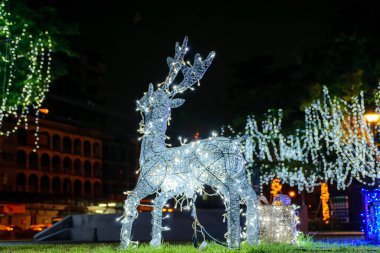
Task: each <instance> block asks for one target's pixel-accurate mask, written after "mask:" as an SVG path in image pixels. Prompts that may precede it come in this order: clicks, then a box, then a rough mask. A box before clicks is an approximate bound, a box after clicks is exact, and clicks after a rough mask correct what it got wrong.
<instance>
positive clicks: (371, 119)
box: [364, 113, 380, 124]
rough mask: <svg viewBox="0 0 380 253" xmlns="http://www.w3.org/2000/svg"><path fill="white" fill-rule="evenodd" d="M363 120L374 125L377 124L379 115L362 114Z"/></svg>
mask: <svg viewBox="0 0 380 253" xmlns="http://www.w3.org/2000/svg"><path fill="white" fill-rule="evenodd" d="M364 118H365V120H366V121H367V122H368V123H370V124H374V123H377V122H378V121H379V119H380V114H379V113H367V114H364Z"/></svg>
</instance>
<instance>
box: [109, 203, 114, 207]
mask: <svg viewBox="0 0 380 253" xmlns="http://www.w3.org/2000/svg"><path fill="white" fill-rule="evenodd" d="M108 206H109V207H114V206H116V203H108Z"/></svg>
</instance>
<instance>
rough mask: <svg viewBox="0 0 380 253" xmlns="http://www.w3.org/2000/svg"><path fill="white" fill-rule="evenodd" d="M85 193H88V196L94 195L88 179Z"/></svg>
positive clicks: (85, 184)
mask: <svg viewBox="0 0 380 253" xmlns="http://www.w3.org/2000/svg"><path fill="white" fill-rule="evenodd" d="M84 194H85V195H87V196H90V195H92V192H91V183H90V181H86V182H85V183H84Z"/></svg>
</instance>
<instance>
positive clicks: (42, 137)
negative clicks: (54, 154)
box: [38, 132, 50, 149]
mask: <svg viewBox="0 0 380 253" xmlns="http://www.w3.org/2000/svg"><path fill="white" fill-rule="evenodd" d="M38 136H39V140H38V145H39V146H40V147H41V148H44V149H50V136H49V134H48V133H47V132H40V133H39V134H38Z"/></svg>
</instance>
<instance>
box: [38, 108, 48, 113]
mask: <svg viewBox="0 0 380 253" xmlns="http://www.w3.org/2000/svg"><path fill="white" fill-rule="evenodd" d="M38 111H39V112H40V113H42V114H48V113H49V109H48V108H40V109H38Z"/></svg>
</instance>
